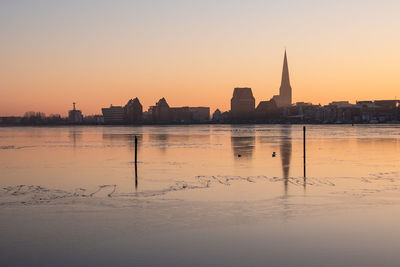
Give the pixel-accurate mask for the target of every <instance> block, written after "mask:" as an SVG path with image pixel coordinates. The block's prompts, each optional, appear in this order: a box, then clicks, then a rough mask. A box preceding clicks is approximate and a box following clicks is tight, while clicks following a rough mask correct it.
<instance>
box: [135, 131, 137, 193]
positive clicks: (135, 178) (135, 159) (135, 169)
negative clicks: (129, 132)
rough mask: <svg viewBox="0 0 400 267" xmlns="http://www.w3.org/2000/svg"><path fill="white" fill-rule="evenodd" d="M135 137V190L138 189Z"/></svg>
mask: <svg viewBox="0 0 400 267" xmlns="http://www.w3.org/2000/svg"><path fill="white" fill-rule="evenodd" d="M137 142H138V140H137V136H136V135H135V188H136V189H137V187H138V176H137Z"/></svg>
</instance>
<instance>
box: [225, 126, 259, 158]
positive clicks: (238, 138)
mask: <svg viewBox="0 0 400 267" xmlns="http://www.w3.org/2000/svg"><path fill="white" fill-rule="evenodd" d="M255 140H256V138H255V135H254V130H253V129H250V130H249V131H246V132H241V131H240V128H239V129H232V131H231V146H232V151H233V156H234V157H235V159H237V160H238V159H241V158H244V159H251V158H252V156H253V152H254V147H255V142H256V141H255Z"/></svg>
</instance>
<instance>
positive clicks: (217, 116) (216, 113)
mask: <svg viewBox="0 0 400 267" xmlns="http://www.w3.org/2000/svg"><path fill="white" fill-rule="evenodd" d="M211 120H212V121H214V122H223V117H222V113H221V111H220V110H219V109H216V110H215V111H214V113H213V115H212V119H211Z"/></svg>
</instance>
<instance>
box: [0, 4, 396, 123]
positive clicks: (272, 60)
mask: <svg viewBox="0 0 400 267" xmlns="http://www.w3.org/2000/svg"><path fill="white" fill-rule="evenodd" d="M399 13H400V1H398V0H396V1H376V0H375V1H368V0H363V1H361V0H357V1H356V0H346V1H342V0H335V1H310V0H309V1H297V0H296V1H295V0H293V1H276V0H275V1H267V0H263V1H251V0H246V1H235V0H229V1H225V0H224V1H218V0H214V1H208V0H203V1H200V0H199V1H192V0H185V1H167V0H164V1H152V0H146V1H84V0H83V1H72V0H69V1H40V0H37V1H32V0H29V1H17V0H10V1H9V0H2V1H0V38H1V39H0V116H7V115H23V114H24V112H25V111H42V112H45V113H46V114H51V113H59V114H61V115H66V114H67V111H68V109H71V107H72V102H74V101H75V102H77V106H78V108H79V109H81V110H82V111H83V113H84V114H85V115H89V114H100V113H101V107H106V106H109V105H110V104H114V105H125V104H126V102H127V101H128V100H129V99H130V98H134V97H136V96H137V97H139V99H140V101H141V103H142V105H143V107H144V110H147V108H148V106H149V105H153V104H154V103H155V102H156V101H158V99H160V98H161V97H165V98H166V99H167V101H168V103H169V104H170V106H184V105H189V106H210V107H211V111H212V112H213V111H214V110H215V108H220V109H221V110H227V109H229V106H230V98H231V97H232V92H233V88H234V87H242V86H247V87H251V88H252V89H253V94H254V96H255V98H256V105H257V104H258V102H259V101H260V100H269V99H270V98H271V97H272V96H273V95H274V94H278V89H279V85H280V78H281V77H280V76H281V71H282V63H283V53H284V49H285V47H286V48H287V53H288V61H289V71H290V76H291V77H290V78H291V84H292V88H293V100H294V102H297V101H305V102H313V103H315V104H318V103H321V104H327V103H329V102H331V101H333V100H349V101H351V102H354V101H356V100H370V99H394V98H395V97H396V96H397V98H400V67H399V63H400V15H399Z"/></svg>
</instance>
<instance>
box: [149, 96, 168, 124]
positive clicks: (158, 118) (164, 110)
mask: <svg viewBox="0 0 400 267" xmlns="http://www.w3.org/2000/svg"><path fill="white" fill-rule="evenodd" d="M149 114H150V116H151V120H152V121H153V122H162V123H165V122H169V121H170V120H171V110H170V107H169V105H168V103H167V100H165V98H164V97H163V98H161V99H160V100H158V102H157V103H156V105H155V106H150V107H149Z"/></svg>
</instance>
